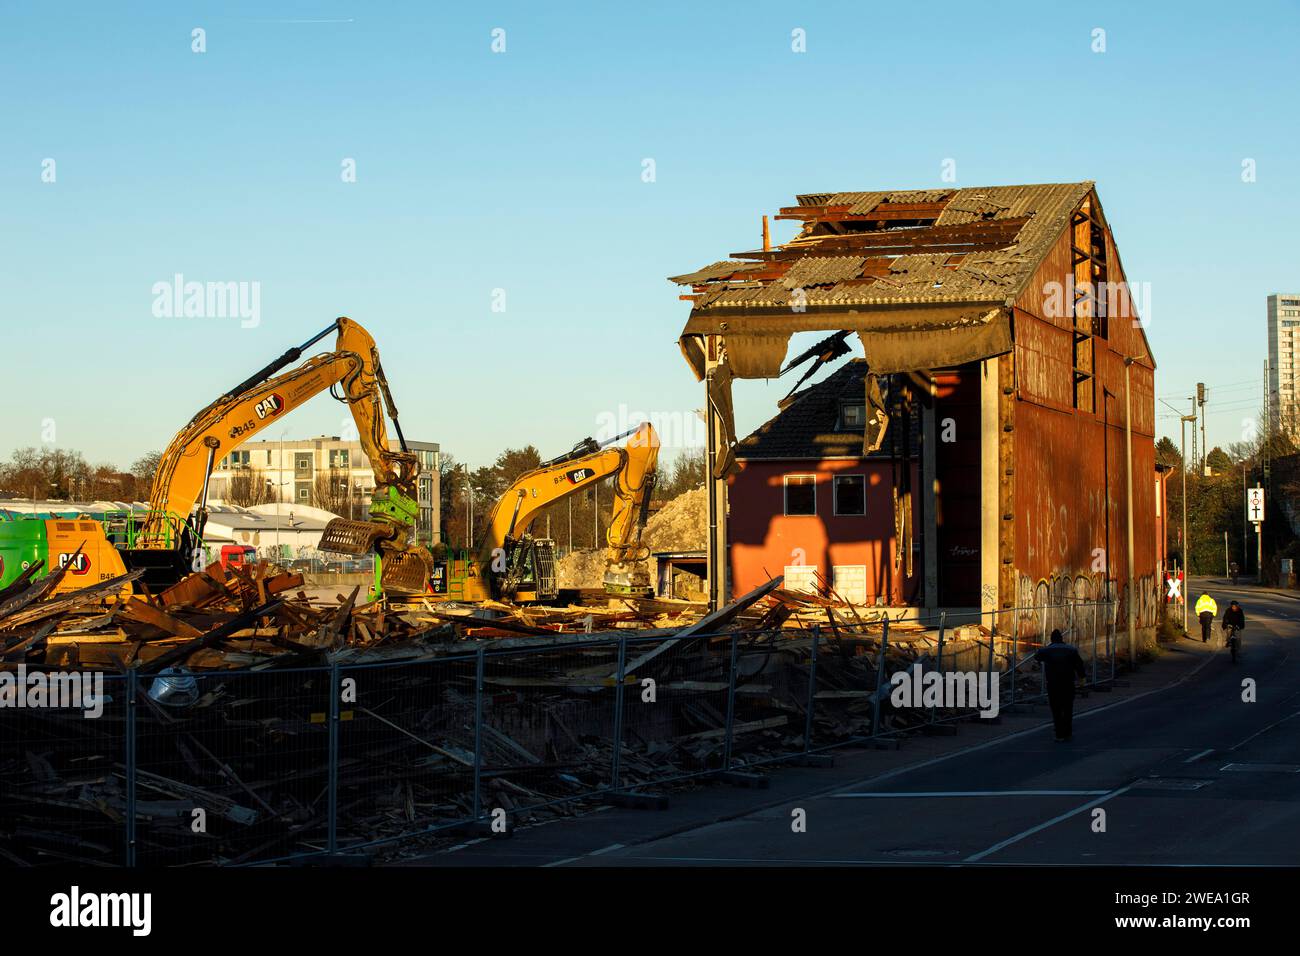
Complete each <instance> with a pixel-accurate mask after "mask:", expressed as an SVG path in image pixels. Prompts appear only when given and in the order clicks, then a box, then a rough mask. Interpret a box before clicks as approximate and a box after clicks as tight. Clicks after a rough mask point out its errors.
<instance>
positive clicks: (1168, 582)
mask: <svg viewBox="0 0 1300 956" xmlns="http://www.w3.org/2000/svg"><path fill="white" fill-rule="evenodd" d="M1182 599H1183V572H1182V571H1166V572H1165V603H1166V604H1168V603H1169V602H1171V601H1181V600H1182Z"/></svg>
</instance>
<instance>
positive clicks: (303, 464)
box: [293, 452, 311, 475]
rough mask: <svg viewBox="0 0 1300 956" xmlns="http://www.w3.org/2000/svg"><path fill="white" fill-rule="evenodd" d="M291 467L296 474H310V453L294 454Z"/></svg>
mask: <svg viewBox="0 0 1300 956" xmlns="http://www.w3.org/2000/svg"><path fill="white" fill-rule="evenodd" d="M293 467H294V470H295V471H296V472H298V474H300V475H302V474H310V472H311V452H306V453H295V454H294V456H293Z"/></svg>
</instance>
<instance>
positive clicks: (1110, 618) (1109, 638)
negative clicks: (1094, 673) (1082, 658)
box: [1106, 598, 1116, 685]
mask: <svg viewBox="0 0 1300 956" xmlns="http://www.w3.org/2000/svg"><path fill="white" fill-rule="evenodd" d="M1115 609H1116V603H1115V599H1114V598H1111V599H1110V613H1109V614H1107V615H1106V649H1107V651H1109V653H1110V682H1111V684H1112V685H1113V684H1114V683H1115Z"/></svg>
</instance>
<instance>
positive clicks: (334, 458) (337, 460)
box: [330, 448, 348, 468]
mask: <svg viewBox="0 0 1300 956" xmlns="http://www.w3.org/2000/svg"><path fill="white" fill-rule="evenodd" d="M330 467H331V468H346V467H348V450H347V449H346V448H331V449H330Z"/></svg>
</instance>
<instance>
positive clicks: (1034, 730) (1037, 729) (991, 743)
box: [804, 654, 1215, 799]
mask: <svg viewBox="0 0 1300 956" xmlns="http://www.w3.org/2000/svg"><path fill="white" fill-rule="evenodd" d="M1213 660H1215V655H1214V654H1206V655H1205V659H1204V660H1203V661H1201V662H1200V663H1199V664H1197V665H1196V666H1195V667H1194V668H1192V669H1191V670H1190V671H1188V672H1187V673H1186V674H1184V675H1183V676H1182V677H1180V678H1178V680H1176V681H1174V682H1173V683H1171V684H1166V685H1165V686H1164V687H1153V688H1151V690H1144V691H1143V692H1142V693H1140V694H1134V695H1133V696H1132V697H1124V698H1122V699H1120V700H1117V701H1115V702H1114V703H1112V704H1103V705H1102V706H1101V707H1093V708H1090V709H1088V710H1081V711H1079V712H1078V713H1076V714H1075V715H1074V719H1075V720H1076V721H1077V720H1083V719H1084V718H1085V717H1091V716H1092V715H1093V714H1101V713H1104V712H1105V711H1108V710H1112V709H1113V708H1115V707H1123V706H1125V705H1126V704H1131V703H1133V702H1134V701H1138V700H1141V699H1142V698H1143V697H1150V696H1151V695H1152V694H1162V693H1164V692H1165V691H1167V690H1173V689H1174V688H1175V687H1179V686H1181V685H1183V684H1185V683H1187V682H1188V681H1189V680H1191V679H1192V678H1193V677H1195V676H1196V675H1197V674H1199V673H1200V672H1201V671H1203V670H1205V667H1206V665H1208V664H1209V663H1210V662H1211V661H1213ZM1050 726H1052V722H1051V721H1050V720H1045V721H1043V722H1042V723H1041V724H1037V725H1036V726H1033V727H1026V728H1025V729H1024V730H1017V731H1016V732H1015V733H1014V734H1004V735H1002V736H1001V737H994V738H993V739H992V740H986V741H984V743H982V744H976V745H975V746H974V747H963V748H961V749H959V750H954V751H952V752H951V753H946V754H940V755H939V756H937V757H931V758H930V759H929V760H922V761H921V762H920V763H914V764H908V765H907V766H906V767H899V768H898V769H896V770H890V771H889V772H888V773H882V774H880V775H879V776H875V777H868V778H867V779H866V780H859V781H858V782H857V783H851V784H848V785H847V786H845V787H843V788H842V789H841V788H832V793H831V795H832V796H834V794H835V792H844V791H847V790H849V788H850V787H862V786H867V785H869V784H876V783H883V782H884V781H886V780H891V779H893V778H894V777H901V776H902V775H903V774H905V773H912V772H913V771H916V770H924V769H926V768H927V767H933V766H934V765H935V764H940V763H943V762H944V761H945V760H952V759H953V758H955V757H964V756H967V755H969V754H973V753H979V752H980V751H981V750H987V749H988V748H990V747H999V746H1001V745H1002V744H1005V743H1010V742H1011V741H1013V740H1017V739H1019V738H1020V737H1025V736H1028V735H1029V734H1041V733H1042V732H1043V730H1044V728H1047V727H1050ZM823 795H824V794H820V793H814V794H810V795H809V796H808V797H805V798H804V799H811V798H815V797H820V796H823Z"/></svg>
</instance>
